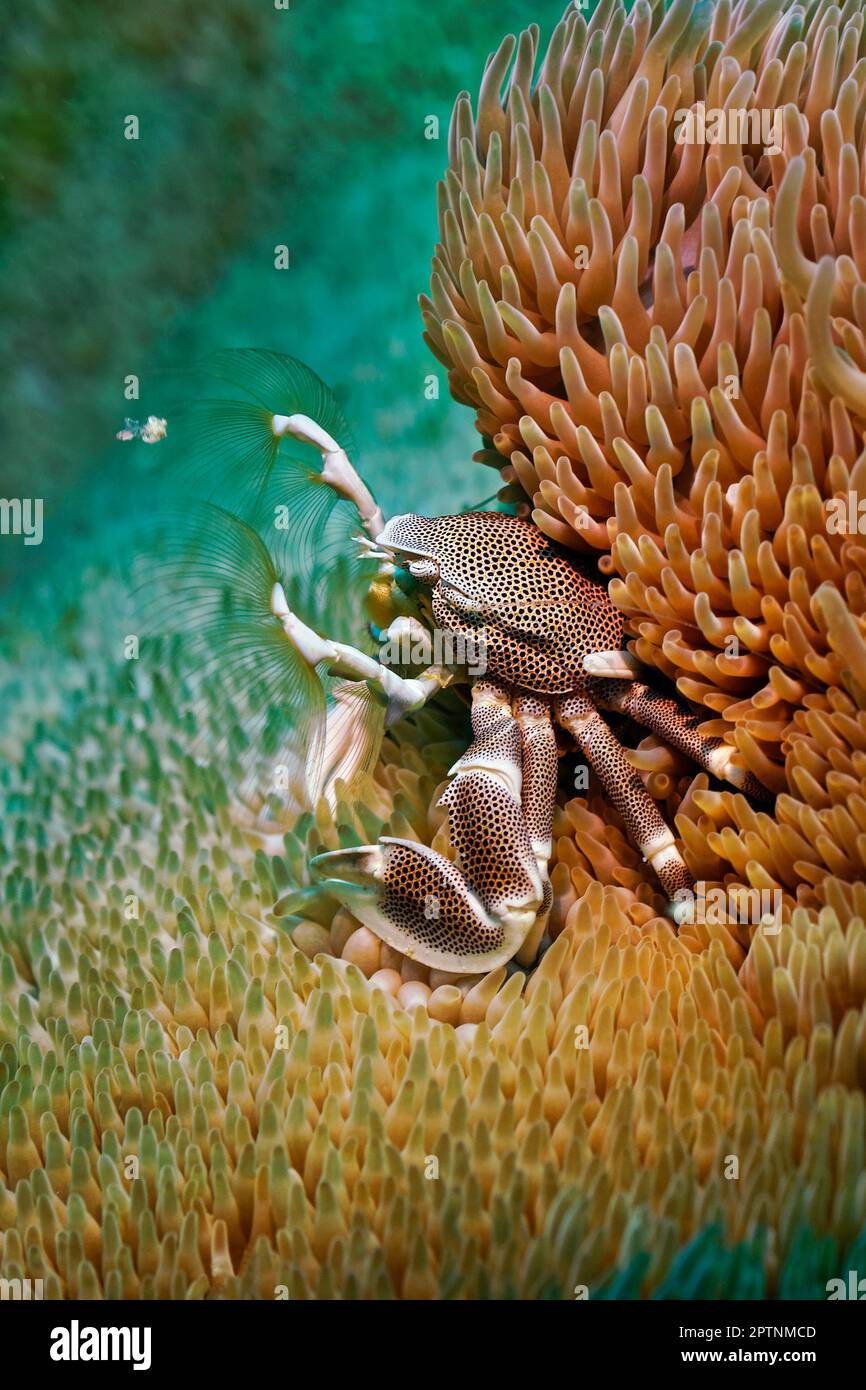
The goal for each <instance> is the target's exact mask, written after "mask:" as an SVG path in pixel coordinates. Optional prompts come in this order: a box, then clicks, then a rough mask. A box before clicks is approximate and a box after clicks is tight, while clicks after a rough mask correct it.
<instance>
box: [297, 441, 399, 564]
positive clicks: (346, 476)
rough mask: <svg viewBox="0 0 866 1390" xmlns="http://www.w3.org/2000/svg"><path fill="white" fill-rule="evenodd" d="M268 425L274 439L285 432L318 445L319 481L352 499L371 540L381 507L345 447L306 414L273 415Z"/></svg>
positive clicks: (379, 521)
mask: <svg viewBox="0 0 866 1390" xmlns="http://www.w3.org/2000/svg"><path fill="white" fill-rule="evenodd" d="M271 428H272V429H273V432H274V434H275V435H276V437H277V438H278V439H279V438H282V437H284V436H286V435H288V436H289V437H290V438H292V439H300V440H302V442H303V443H304V444H312V446H313V448H314V449H318V451H319V453H320V454H321V456H322V464H323V467H322V472H321V475H320V478H321V481H322V482H323V483H327V484H328V486H329V487H331V488H333V490H334V492H336V493H337V495H338V496H339V497H345V498H347V499H348V501H350V502H354V504H355V506H356V507H357V508H358V515H359V516H360V518H361V522H362V524H363V526H364V529H365V531H366V532H367V534H368V536H369V537H370V538H371V539H372V541H373V542H375V538H376V536H378V535H379V533H380V532H381V531H383V530H384V527H385V518H384V516H383V514H382V509H381V508H380V507H379V506H377V504H376V500H375V498H374V497H373V494H372V493H371V492H370V489H369V488H368V487H367V484H366V483H365V482H364V481H363V479H362V478H360V477H359V475H358V473H357V472H356V471H355V469H354V468H353V466H352V464H351V463H350V462H349V458H348V455H347V454H346V451H345V449H343V448H341V447H340V445H339V444H338V443H337V441H336V439H334V438H332V436H331V435H330V434H328V431H327V430H326V429H323V427H322V426H321V425H320V424H318V423H317V422H316V421H315V420H312V419H311V418H310V416H309V415H301V414H296V415H275V416H274V417H273V420H272V422H271ZM384 558H385V559H387V558H388V557H387V556H385V557H384Z"/></svg>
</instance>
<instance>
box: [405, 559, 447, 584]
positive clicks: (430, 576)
mask: <svg viewBox="0 0 866 1390" xmlns="http://www.w3.org/2000/svg"><path fill="white" fill-rule="evenodd" d="M408 569H409V573H410V574H411V575H412V577H413V579H419V580H420V581H421V583H422V584H435V583H436V581H437V580H438V578H439V566H438V564H437V563H436V561H435V560H412V561H410V563H409V566H408Z"/></svg>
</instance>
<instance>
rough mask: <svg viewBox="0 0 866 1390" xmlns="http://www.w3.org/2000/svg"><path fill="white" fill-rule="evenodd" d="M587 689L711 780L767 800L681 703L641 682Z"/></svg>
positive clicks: (726, 747) (727, 748)
mask: <svg viewBox="0 0 866 1390" xmlns="http://www.w3.org/2000/svg"><path fill="white" fill-rule="evenodd" d="M588 688H589V690H590V692H591V694H592V697H593V699H594V700H597V701H598V702H599V704H601V705H602V706H603V707H604V708H605V709H610V710H614V711H615V712H616V713H617V714H625V715H628V717H629V718H630V719H633V720H634V721H635V723H636V724H640V725H642V727H643V728H645V729H649V730H650V731H651V732H652V733H654V734H658V736H659V738H660V739H663V740H664V742H665V743H667V744H670V746H671V748H676V749H677V750H678V752H680V753H684V754H685V755H686V757H687V758H691V760H692V762H695V763H697V764H698V766H699V767H703V768H705V769H706V770H707V772H710V773H712V775H713V776H714V777H719V778H721V779H722V780H723V781H726V782H730V783H732V785H733V786H735V787H739V788H740V790H741V791H743V792H745V793H746V794H747V795H748V796H753V797H755V798H757V799H758V800H761V801H766V800H767V799H768V794H767V791H766V789H765V788H764V787H762V786H761V783H760V782H759V781H758V779H757V778H756V777H755V776H753V774H752V773H751V772H748V771H747V770H746V768H744V767H739V766H738V765H737V764H736V763H735V762H734V761H733V757H734V750H733V748H731V747H730V745H729V744H727V743H724V742H723V740H722V739H720V738H705V737H704V736H703V734H701V733H699V731H698V725H699V724H700V722H701V716H700V715H698V714H694V713H693V712H692V711H691V710H690V709H689V708H688V706H687V705H685V704H683V703H682V701H681V700H675V699H671V697H670V696H668V695H662V694H660V693H659V691H657V690H653V689H652V687H651V686H649V685H644V684H643V682H641V681H630V682H629V681H622V680H609V681H602V680H592V681H590V682H589V683H588Z"/></svg>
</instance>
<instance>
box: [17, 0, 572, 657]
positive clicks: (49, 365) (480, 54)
mask: <svg viewBox="0 0 866 1390" xmlns="http://www.w3.org/2000/svg"><path fill="white" fill-rule="evenodd" d="M289 3H290V8H289V9H288V10H279V9H276V8H275V5H274V3H273V0H214V3H208V2H207V0H145V3H137V4H134V5H133V4H132V3H125V4H109V3H106V0H78V2H77V3H76V4H74V5H70V4H61V3H60V2H59V0H7V3H6V5H5V6H4V13H3V17H2V18H0V52H2V57H0V168H2V171H3V175H2V181H0V264H2V272H0V322H2V325H3V332H2V334H0V383H2V387H0V440H2V445H0V495H2V496H4V497H19V496H20V497H42V498H43V502H44V532H45V534H44V540H43V543H42V545H41V546H29V547H26V546H24V545H23V542H22V538H21V537H13V536H4V537H0V640H2V638H3V636H4V634H5V635H6V639H7V652H8V641H9V634H10V632H11V631H12V629H13V627H18V626H20V623H21V621H22V619H23V620H24V621H25V622H26V615H27V612H28V611H31V610H32V606H33V603H34V602H36V601H37V600H34V598H33V597H32V596H33V595H34V594H35V595H36V596H37V598H38V603H37V606H38V607H40V608H41V609H47V610H48V611H49V613H50V612H51V611H52V610H57V611H60V610H62V611H65V612H67V614H68V605H69V604H70V603H71V604H73V605H74V606H77V599H78V597H79V590H80V587H81V583H82V575H83V574H84V567H85V566H90V567H91V569H92V566H93V565H94V564H102V563H103V562H109V561H112V562H113V563H114V564H115V565H116V566H117V567H118V569H119V570H120V571H121V572H122V571H123V569H124V567H125V566H126V565H127V564H131V563H132V561H133V559H134V551H135V546H136V543H137V542H136V519H137V518H139V517H140V516H141V515H142V514H143V512H145V511H146V510H147V508H148V507H149V506H150V505H151V503H152V501H153V499H154V497H155V496H156V495H158V494H160V493H161V492H164V491H166V490H167V491H168V492H169V493H170V492H171V489H172V486H173V482H174V479H173V477H172V476H171V475H170V474H168V475H167V466H168V465H167V460H168V458H169V457H170V454H169V450H168V449H167V448H164V446H156V447H150V448H149V447H148V446H146V445H143V444H140V443H133V444H129V443H127V444H123V443H118V442H117V441H116V440H115V437H114V436H115V433H116V431H117V430H118V429H119V428H121V426H122V424H123V420H124V417H125V416H127V415H129V416H133V417H135V418H138V419H144V418H145V417H146V416H147V415H148V414H150V413H154V414H157V415H166V414H168V415H169V429H171V418H170V408H171V405H172V403H173V400H174V399H175V397H174V394H173V389H172V386H171V384H170V383H171V380H172V378H171V371H172V369H173V368H175V367H184V366H188V365H189V364H191V363H194V362H196V361H198V360H200V359H201V358H202V357H203V356H205V355H206V354H207V353H208V352H210V351H212V350H214V349H217V348H222V347H242V346H259V347H270V348H273V349H276V350H279V351H284V352H289V353H291V354H293V355H296V356H299V357H301V358H303V359H304V360H306V361H307V362H309V363H310V364H311V365H312V366H313V367H314V368H315V369H316V370H317V371H318V372H319V374H320V375H321V376H323V377H324V378H325V380H327V381H328V382H329V384H331V385H332V386H334V387H335V388H336V389H337V390H338V392H339V394H340V397H341V400H342V402H343V404H344V406H345V408H346V412H347V414H348V416H349V419H350V421H351V423H352V426H353V429H354V432H355V436H356V439H357V441H358V446H359V448H358V459H357V462H358V465H359V467H360V469H361V471H362V472H363V473H364V475H365V476H366V478H367V479H368V480H369V482H370V483H371V485H372V487H373V489H374V491H375V492H376V494H377V496H378V498H379V500H380V501H381V503H382V505H383V507H384V508H385V510H386V512H392V511H394V510H405V509H407V508H409V507H411V508H413V509H415V510H418V511H425V512H430V513H434V512H442V511H448V510H456V509H458V508H459V507H461V506H464V505H467V504H472V503H475V502H478V501H480V500H481V499H483V498H484V497H486V496H487V495H488V494H489V493H490V492H491V491H493V484H495V481H496V480H495V478H494V477H493V475H491V473H490V472H489V471H488V470H486V469H483V468H481V467H479V466H478V465H475V464H473V463H472V462H471V456H472V453H473V451H474V450H475V449H476V448H477V447H478V446H479V444H480V439H479V436H478V435H477V432H476V431H475V429H474V426H473V423H472V415H471V412H470V411H469V410H468V409H467V408H466V407H463V406H458V405H457V404H455V403H454V402H453V401H452V400H451V399H450V397H449V395H448V390H447V382H446V374H445V372H444V370H443V369H442V368H441V367H440V366H439V365H438V364H437V363H436V362H435V360H434V359H433V357H432V355H431V354H430V353H429V351H428V349H427V347H426V345H425V344H424V343H423V341H422V338H421V319H420V313H419V310H418V306H417V294H418V292H419V291H422V290H426V289H427V288H428V286H429V270H430V258H431V255H432V252H433V248H434V246H435V243H436V240H437V237H438V232H437V222H436V183H437V180H438V179H439V178H440V176H441V175H442V172H443V169H444V167H445V163H446V158H447V129H448V120H449V116H450V111H451V107H452V104H453V101H454V98H455V97H456V95H457V93H458V92H459V91H460V90H462V89H464V88H466V89H468V90H470V91H471V92H472V93H473V94H475V93H477V89H478V83H479V81H480V78H481V74H482V71H483V66H484V62H485V60H486V57H487V55H488V54H489V53H490V52H491V51H492V50H493V49H494V48H495V47H496V45H497V43H498V42H499V40H500V38H501V37H502V35H503V34H504V33H506V32H508V31H509V30H510V31H518V30H519V29H520V28H521V27H524V26H525V25H526V24H527V23H529V22H532V21H536V22H540V23H541V25H542V32H543V36H544V39H545V40H546V37H547V36H548V35H549V32H550V30H551V28H552V26H553V24H554V23H555V22H556V20H557V19H558V18H559V15H560V13H561V10H562V4H561V3H560V0H555V3H550V0H533V3H532V4H531V5H530V4H528V3H526V0H497V2H496V3H493V0H485V3H481V4H467V3H465V0H440V2H439V3H437V4H436V5H427V4H423V3H421V0H388V2H387V3H383V2H382V0H355V2H354V3H350V2H349V0H346V3H338V4H330V5H329V4H323V3H321V0H289ZM129 115H136V116H137V117H138V120H139V138H138V139H137V140H128V139H126V138H124V123H125V118H126V117H127V116H129ZM430 116H435V117H437V118H438V120H439V124H440V131H439V135H440V138H439V139H438V140H435V139H428V138H425V127H426V128H429V124H428V122H427V118H428V117H430ZM278 245H286V246H288V248H289V253H290V268H289V269H288V270H277V269H275V268H274V248H275V247H276V246H278ZM166 370H168V372H169V375H168V376H166V375H165V374H164V373H165V372H166ZM431 372H436V373H437V375H438V377H439V383H440V396H439V399H438V401H437V400H429V399H427V398H426V396H425V389H424V383H425V378H426V377H427V376H428V374H429V373H431ZM130 373H134V374H135V375H137V376H138V377H139V379H140V383H141V386H140V392H141V394H140V399H139V400H138V401H127V400H125V398H124V379H125V377H126V376H127V375H128V374H130ZM161 449H162V450H163V452H162V453H161V452H160V451H161ZM181 462H182V461H181ZM171 467H172V468H174V469H177V468H178V461H177V460H175V459H172V460H171ZM22 581H23V584H24V587H22ZM85 582H86V575H85ZM64 605H66V607H64ZM40 621H43V622H44V621H46V619H45V618H41V619H40ZM48 621H50V618H49V619H48Z"/></svg>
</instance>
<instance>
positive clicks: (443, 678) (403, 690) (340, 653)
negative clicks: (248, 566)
mask: <svg viewBox="0 0 866 1390" xmlns="http://www.w3.org/2000/svg"><path fill="white" fill-rule="evenodd" d="M271 612H272V613H273V615H274V617H275V618H278V619H279V621H280V623H281V624H282V628H283V631H284V632H285V634H286V636H287V637H288V639H289V641H290V642H291V643H292V646H293V647H294V648H295V650H296V651H297V652H298V653H299V655H300V656H301V658H302V660H303V661H305V662H306V663H307V665H308V666H318V665H319V663H320V662H325V663H326V665H327V667H328V670H329V671H330V673H331V674H332V675H335V676H344V677H345V678H346V679H347V680H354V681H367V682H368V683H370V684H371V685H373V686H376V687H377V688H378V689H379V690H381V692H382V694H383V695H384V697H385V699H386V700H387V710H386V713H385V727H386V728H389V727H390V726H391V725H392V724H394V723H396V722H397V720H398V719H402V718H403V715H404V714H408V713H409V712H410V711H411V710H416V709H420V708H421V706H422V705H423V704H424V703H425V702H426V701H427V700H429V699H430V697H431V695H434V694H435V693H436V691H437V690H441V689H442V687H443V686H446V685H448V683H449V682H450V681H451V680H452V679H453V672H452V671H450V670H449V669H448V668H447V667H445V666H430V667H428V668H427V670H426V671H422V672H421V674H420V676H417V677H415V678H413V679H407V678H405V677H403V676H400V675H398V674H397V672H396V671H392V670H391V669H390V667H388V666H383V665H382V663H381V661H377V660H376V658H375V657H373V656H368V655H367V654H366V652H362V651H359V650H358V648H357V647H351V646H349V645H348V644H347V643H345V642H332V641H331V640H330V639H329V638H327V637H320V636H319V634H318V633H317V632H314V631H313V629H312V628H310V627H307V625H306V623H303V622H301V619H300V618H299V617H298V615H297V614H296V613H293V612H292V610H291V609H290V608H289V605H288V601H287V599H286V595H285V592H284V590H283V586H282V584H275V585H274V588H273V592H272V594H271Z"/></svg>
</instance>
